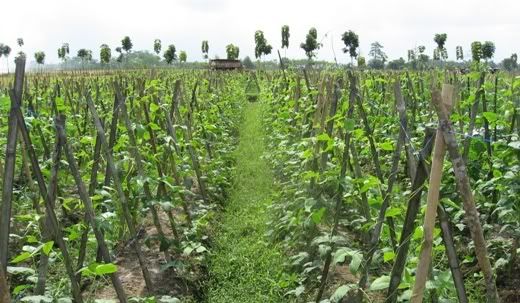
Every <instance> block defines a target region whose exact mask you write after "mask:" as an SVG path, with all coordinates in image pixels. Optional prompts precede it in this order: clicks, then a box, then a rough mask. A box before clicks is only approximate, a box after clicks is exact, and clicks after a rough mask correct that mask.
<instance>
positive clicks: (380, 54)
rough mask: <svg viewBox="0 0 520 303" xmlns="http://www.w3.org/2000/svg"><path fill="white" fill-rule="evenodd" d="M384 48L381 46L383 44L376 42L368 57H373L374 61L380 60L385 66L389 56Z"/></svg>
mask: <svg viewBox="0 0 520 303" xmlns="http://www.w3.org/2000/svg"><path fill="white" fill-rule="evenodd" d="M383 48H384V47H383V45H381V43H379V42H377V41H376V42H374V43H372V44H370V52H369V53H368V55H369V56H370V57H372V59H373V60H379V61H381V62H383V64H385V62H386V59H387V58H388V56H387V55H386V53H385V52H384V51H383Z"/></svg>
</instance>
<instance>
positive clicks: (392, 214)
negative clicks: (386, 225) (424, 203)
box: [385, 207, 402, 217]
mask: <svg viewBox="0 0 520 303" xmlns="http://www.w3.org/2000/svg"><path fill="white" fill-rule="evenodd" d="M401 213H402V210H401V209H400V208H397V207H391V208H389V209H387V210H386V212H385V217H397V216H398V215H400V214H401Z"/></svg>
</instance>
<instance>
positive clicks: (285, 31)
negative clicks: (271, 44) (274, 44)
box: [282, 25, 291, 48]
mask: <svg viewBox="0 0 520 303" xmlns="http://www.w3.org/2000/svg"><path fill="white" fill-rule="evenodd" d="M290 36H291V34H290V33H289V25H284V26H282V48H289V37H290Z"/></svg>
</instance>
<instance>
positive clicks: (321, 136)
mask: <svg viewBox="0 0 520 303" xmlns="http://www.w3.org/2000/svg"><path fill="white" fill-rule="evenodd" d="M316 139H318V141H329V140H331V139H330V137H329V135H327V133H322V134H319V135H318V136H317V137H316Z"/></svg>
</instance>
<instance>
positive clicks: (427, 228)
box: [411, 84, 455, 303]
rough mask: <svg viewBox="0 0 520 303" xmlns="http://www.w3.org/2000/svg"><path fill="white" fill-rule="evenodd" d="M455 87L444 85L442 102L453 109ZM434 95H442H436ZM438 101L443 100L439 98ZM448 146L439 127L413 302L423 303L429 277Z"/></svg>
mask: <svg viewBox="0 0 520 303" xmlns="http://www.w3.org/2000/svg"><path fill="white" fill-rule="evenodd" d="M454 92H455V87H454V86H453V85H449V84H444V85H443V87H442V102H443V103H444V105H445V106H446V108H448V109H449V110H450V111H451V108H452V106H453V97H454ZM434 97H440V96H439V95H434ZM438 102H441V101H440V100H438ZM445 155H446V146H445V144H444V138H443V137H442V133H441V130H440V129H437V134H436V136H435V145H434V147H433V156H432V166H431V169H430V182H429V185H428V196H427V199H426V213H425V215H424V225H423V230H424V240H423V242H422V246H421V253H420V256H419V263H418V264H417V272H416V274H415V284H414V287H413V293H412V297H411V302H412V303H421V302H422V299H423V292H424V286H425V284H426V279H427V278H428V272H429V268H430V262H431V253H432V246H433V229H434V228H435V218H436V217H437V206H438V204H439V191H440V186H441V181H442V168H443V165H444V156H445Z"/></svg>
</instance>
